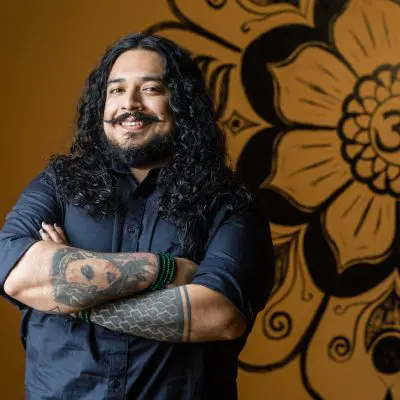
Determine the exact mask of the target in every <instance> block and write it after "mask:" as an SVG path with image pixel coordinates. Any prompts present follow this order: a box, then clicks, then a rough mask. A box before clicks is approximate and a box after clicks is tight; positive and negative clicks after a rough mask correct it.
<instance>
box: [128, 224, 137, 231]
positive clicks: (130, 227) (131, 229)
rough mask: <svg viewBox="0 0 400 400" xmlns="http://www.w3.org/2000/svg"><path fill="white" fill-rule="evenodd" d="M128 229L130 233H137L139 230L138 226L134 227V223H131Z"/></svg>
mask: <svg viewBox="0 0 400 400" xmlns="http://www.w3.org/2000/svg"><path fill="white" fill-rule="evenodd" d="M127 230H128V232H129V233H136V231H137V229H136V227H134V226H132V225H129V226H128V229H127Z"/></svg>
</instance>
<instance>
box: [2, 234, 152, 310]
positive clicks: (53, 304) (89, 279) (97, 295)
mask: <svg viewBox="0 0 400 400" xmlns="http://www.w3.org/2000/svg"><path fill="white" fill-rule="evenodd" d="M156 274H157V257H156V256H155V255H154V254H151V253H96V252H89V251H86V250H81V249H77V248H73V247H68V246H65V245H60V244H55V243H52V242H44V241H42V242H38V243H35V244H34V245H33V246H32V247H31V248H30V249H29V250H28V251H27V252H26V253H25V255H24V256H23V257H22V258H21V260H20V261H19V262H18V264H17V265H16V266H15V267H14V269H13V270H12V271H11V273H10V275H9V277H8V278H7V280H6V282H5V285H4V290H5V291H6V293H7V294H8V295H10V296H11V297H13V298H15V299H17V300H18V301H20V302H22V303H24V304H26V305H28V306H30V307H32V308H35V309H38V310H41V311H47V312H56V313H70V312H75V311H78V310H80V309H84V308H88V307H93V306H94V305H96V304H101V303H104V302H107V301H110V300H114V299H119V298H122V297H126V296H130V295H133V294H135V293H140V292H141V291H143V290H145V289H147V288H148V287H149V286H150V285H151V284H152V283H153V281H154V279H155V277H156Z"/></svg>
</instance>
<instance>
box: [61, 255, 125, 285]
mask: <svg viewBox="0 0 400 400" xmlns="http://www.w3.org/2000/svg"><path fill="white" fill-rule="evenodd" d="M94 263H96V269H94V268H93V266H92V265H93V264H94ZM120 276H121V270H120V269H119V268H118V267H117V266H116V265H115V264H114V263H112V262H110V261H108V260H99V259H98V258H92V259H90V258H86V259H83V260H75V261H72V262H70V263H69V264H68V266H67V268H66V270H65V279H66V281H67V282H68V283H79V284H82V285H87V286H96V287H97V288H98V289H100V290H101V289H107V288H109V287H110V286H111V285H112V284H113V283H114V282H115V281H116V280H117V279H118V278H119V277H120Z"/></svg>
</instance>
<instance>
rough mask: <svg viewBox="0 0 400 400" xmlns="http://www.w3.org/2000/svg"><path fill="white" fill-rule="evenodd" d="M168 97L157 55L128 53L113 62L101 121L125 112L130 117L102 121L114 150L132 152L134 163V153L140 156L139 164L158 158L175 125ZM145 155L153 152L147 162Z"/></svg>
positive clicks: (160, 58) (162, 62) (162, 66)
mask: <svg viewBox="0 0 400 400" xmlns="http://www.w3.org/2000/svg"><path fill="white" fill-rule="evenodd" d="M169 96H170V94H169V91H168V89H167V87H166V85H165V83H164V61H163V58H162V57H161V56H160V55H159V54H158V53H156V52H153V51H148V50H128V51H126V52H125V53H123V54H121V56H119V57H118V59H117V60H116V61H115V63H114V65H113V67H112V70H111V72H110V75H109V77H108V85H107V96H106V102H105V107H104V116H103V117H104V118H103V119H104V121H110V120H111V121H112V120H113V119H115V118H117V117H120V116H123V115H124V114H127V113H132V114H133V115H130V116H127V117H126V118H124V119H123V120H122V121H118V122H116V123H115V122H104V123H103V126H104V132H105V134H106V137H107V139H108V141H109V142H111V144H112V145H113V146H114V148H117V150H118V149H120V150H122V151H126V152H133V156H132V157H131V158H132V159H133V161H132V163H133V164H134V163H135V156H136V153H139V154H140V157H139V158H140V162H139V163H141V164H146V162H148V163H151V162H152V157H153V158H154V157H155V158H157V154H154V153H156V152H157V151H158V150H157V149H158V148H161V149H164V150H165V147H166V145H165V143H166V140H167V139H169V138H167V136H170V135H171V132H172V129H173V126H174V121H173V117H172V114H171V110H170V107H169ZM137 112H139V114H137ZM141 116H143V117H144V120H143V118H142V117H141ZM154 148H155V149H156V150H154ZM147 149H148V151H147ZM161 151H162V150H161ZM146 152H148V153H149V154H150V153H152V154H151V155H150V159H148V160H146ZM157 161H159V160H157ZM132 166H135V165H132ZM140 166H142V165H140Z"/></svg>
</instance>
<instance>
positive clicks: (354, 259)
mask: <svg viewBox="0 0 400 400" xmlns="http://www.w3.org/2000/svg"><path fill="white" fill-rule="evenodd" d="M395 210H396V202H395V199H394V198H393V197H391V196H388V195H385V196H382V195H377V194H374V193H373V192H372V191H371V190H370V189H369V188H368V186H366V185H363V184H361V183H359V182H354V183H352V184H351V185H350V187H349V188H347V189H346V190H345V192H344V193H343V194H342V195H341V196H339V197H338V198H337V199H336V200H335V201H334V203H333V204H332V205H331V206H330V207H329V208H328V210H327V212H326V215H325V218H324V219H325V228H326V231H327V232H328V235H329V237H330V239H331V241H332V242H333V245H334V250H335V251H336V253H337V258H338V261H339V272H343V271H344V270H345V269H346V268H348V267H350V266H351V265H353V264H356V263H359V262H370V263H374V264H375V263H378V262H379V261H381V260H382V259H384V258H385V257H386V256H387V254H388V252H389V250H390V247H391V245H392V242H393V239H394V235H395V228H396V222H395V221H396V211H395Z"/></svg>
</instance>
